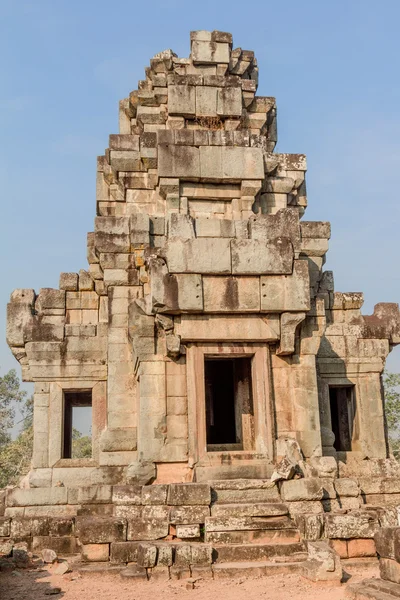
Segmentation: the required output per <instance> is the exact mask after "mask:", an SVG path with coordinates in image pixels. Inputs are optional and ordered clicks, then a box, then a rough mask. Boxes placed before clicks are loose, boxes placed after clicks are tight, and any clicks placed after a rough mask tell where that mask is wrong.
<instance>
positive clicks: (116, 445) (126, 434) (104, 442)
mask: <svg viewBox="0 0 400 600" xmlns="http://www.w3.org/2000/svg"><path fill="white" fill-rule="evenodd" d="M136 449H137V430H136V427H127V428H119V429H106V430H105V431H103V433H102V434H101V437H100V450H101V451H102V452H118V451H132V450H136Z"/></svg>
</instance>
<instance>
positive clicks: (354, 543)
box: [347, 538, 376, 558]
mask: <svg viewBox="0 0 400 600" xmlns="http://www.w3.org/2000/svg"><path fill="white" fill-rule="evenodd" d="M347 551H348V556H349V558H366V557H368V556H376V547H375V542H374V540H373V539H368V538H367V539H355V540H348V542H347Z"/></svg>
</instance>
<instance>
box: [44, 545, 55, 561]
mask: <svg viewBox="0 0 400 600" xmlns="http://www.w3.org/2000/svg"><path fill="white" fill-rule="evenodd" d="M42 559H43V562H45V563H50V564H53V563H55V562H57V553H56V552H54V550H51V549H50V548H45V549H44V550H42Z"/></svg>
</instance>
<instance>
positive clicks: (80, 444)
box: [72, 428, 92, 458]
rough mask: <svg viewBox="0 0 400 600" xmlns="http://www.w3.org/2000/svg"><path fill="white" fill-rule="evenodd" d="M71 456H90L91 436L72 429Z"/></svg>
mask: <svg viewBox="0 0 400 600" xmlns="http://www.w3.org/2000/svg"><path fill="white" fill-rule="evenodd" d="M72 458H92V436H91V435H82V434H81V432H80V431H78V430H77V429H75V428H73V429H72Z"/></svg>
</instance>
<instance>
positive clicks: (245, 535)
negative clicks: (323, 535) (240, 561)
mask: <svg viewBox="0 0 400 600" xmlns="http://www.w3.org/2000/svg"><path fill="white" fill-rule="evenodd" d="M205 541H206V542H208V543H211V544H268V543H270V542H273V543H274V544H294V543H296V542H298V541H300V534H299V531H298V530H297V529H294V528H293V529H264V530H263V529H250V530H244V531H243V530H242V531H208V532H207V531H206V533H205Z"/></svg>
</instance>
